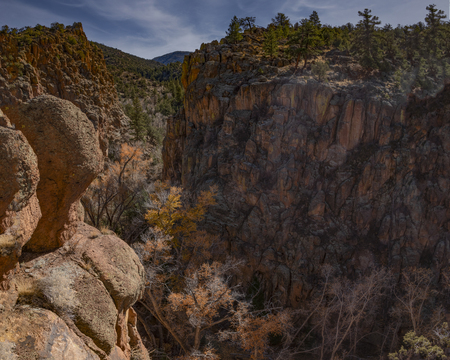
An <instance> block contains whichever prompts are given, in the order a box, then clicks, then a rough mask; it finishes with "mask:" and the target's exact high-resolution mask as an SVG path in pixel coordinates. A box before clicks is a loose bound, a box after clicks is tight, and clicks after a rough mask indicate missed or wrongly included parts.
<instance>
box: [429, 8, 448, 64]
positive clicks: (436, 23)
mask: <svg viewBox="0 0 450 360" xmlns="http://www.w3.org/2000/svg"><path fill="white" fill-rule="evenodd" d="M426 9H427V10H428V15H427V16H426V17H425V22H426V23H427V30H426V40H427V48H428V49H429V51H430V52H431V53H432V54H433V55H434V56H435V57H436V55H437V50H438V48H439V44H440V42H441V38H442V34H443V29H442V20H443V19H445V14H444V12H443V11H442V10H438V9H436V5H430V6H427V8H426Z"/></svg>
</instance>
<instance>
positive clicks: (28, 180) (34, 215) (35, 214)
mask: <svg viewBox="0 0 450 360" xmlns="http://www.w3.org/2000/svg"><path fill="white" fill-rule="evenodd" d="M0 117H3V118H4V119H7V118H6V117H5V116H4V115H3V114H0ZM5 122H6V121H5ZM8 122H9V120H8ZM0 154H1V156H0V169H1V171H2V176H1V178H0V279H1V277H2V275H3V274H4V273H6V272H7V271H8V270H10V269H11V268H13V267H14V265H15V264H16V263H17V260H18V258H19V256H20V255H21V250H22V247H23V246H24V244H25V243H26V242H28V241H29V240H30V238H31V235H32V234H33V231H34V230H35V229H36V226H37V223H38V221H39V219H40V217H41V211H40V208H39V202H38V200H37V197H36V188H37V185H38V182H39V171H38V164H37V158H36V155H35V153H34V152H33V150H32V148H31V146H30V145H29V143H28V141H27V140H26V138H25V137H24V136H23V134H22V133H21V132H20V131H16V130H13V129H10V128H5V127H0Z"/></svg>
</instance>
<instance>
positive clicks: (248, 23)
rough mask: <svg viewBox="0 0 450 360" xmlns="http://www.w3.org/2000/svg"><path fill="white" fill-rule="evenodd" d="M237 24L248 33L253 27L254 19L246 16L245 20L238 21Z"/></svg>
mask: <svg viewBox="0 0 450 360" xmlns="http://www.w3.org/2000/svg"><path fill="white" fill-rule="evenodd" d="M239 24H240V25H241V26H242V27H243V28H244V30H250V32H251V31H252V30H253V28H254V27H255V18H254V17H252V16H247V17H245V18H240V19H239Z"/></svg>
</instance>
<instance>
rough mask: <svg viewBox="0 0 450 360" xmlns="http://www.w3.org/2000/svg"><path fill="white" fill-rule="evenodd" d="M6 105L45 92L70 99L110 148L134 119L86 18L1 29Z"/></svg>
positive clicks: (0, 100)
mask: <svg viewBox="0 0 450 360" xmlns="http://www.w3.org/2000/svg"><path fill="white" fill-rule="evenodd" d="M0 54H1V56H0V107H1V108H2V109H3V110H5V108H7V107H10V106H11V105H16V104H18V103H19V102H21V101H27V100H29V99H32V98H34V97H36V96H39V95H42V94H49V95H53V96H56V97H59V98H61V99H65V100H69V101H70V102H72V103H73V104H75V105H76V106H78V107H79V108H80V109H81V111H83V112H84V113H85V114H86V115H87V117H88V118H89V120H90V121H91V122H92V123H93V124H94V127H95V129H96V131H97V132H98V134H99V138H100V145H101V148H102V150H103V151H104V152H105V151H106V148H107V142H108V139H113V140H114V139H118V138H120V137H121V132H120V129H121V128H123V127H124V126H126V125H127V124H128V121H129V119H128V118H127V117H126V116H125V114H124V113H123V111H122V108H121V106H120V103H119V100H118V97H117V93H116V90H115V88H114V84H113V79H112V76H111V75H110V74H109V73H108V71H107V69H106V63H105V61H104V59H103V53H102V51H101V50H100V49H99V48H98V47H97V46H96V45H95V44H92V43H91V42H90V41H88V39H87V38H86V35H85V34H84V32H83V28H82V25H81V23H75V24H74V25H73V26H67V27H64V25H62V24H54V25H53V26H52V28H51V29H49V28H46V27H44V26H41V25H37V26H36V27H35V28H24V29H21V30H19V31H17V30H15V31H9V32H8V31H2V32H0Z"/></svg>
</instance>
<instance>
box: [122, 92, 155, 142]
mask: <svg viewBox="0 0 450 360" xmlns="http://www.w3.org/2000/svg"><path fill="white" fill-rule="evenodd" d="M125 113H126V114H127V116H128V117H129V118H130V120H131V123H130V126H131V128H132V130H133V135H134V139H135V140H141V141H142V140H145V137H146V136H147V128H148V126H149V124H150V117H149V116H148V114H147V113H146V112H145V111H144V110H143V109H142V106H141V103H140V102H139V99H138V98H137V96H134V97H133V103H132V104H131V105H127V106H125Z"/></svg>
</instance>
